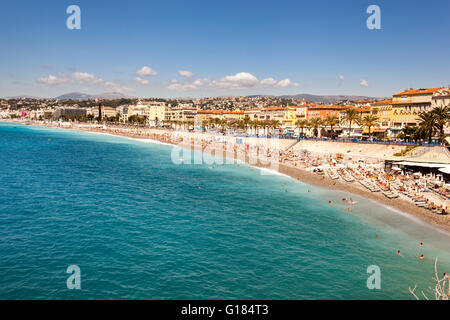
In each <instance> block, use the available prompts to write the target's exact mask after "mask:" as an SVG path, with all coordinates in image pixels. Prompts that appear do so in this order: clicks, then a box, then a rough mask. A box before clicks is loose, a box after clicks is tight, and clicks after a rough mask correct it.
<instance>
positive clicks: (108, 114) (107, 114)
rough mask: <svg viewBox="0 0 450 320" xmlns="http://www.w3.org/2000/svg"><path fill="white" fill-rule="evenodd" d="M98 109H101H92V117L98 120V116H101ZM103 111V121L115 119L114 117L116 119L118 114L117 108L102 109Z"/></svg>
mask: <svg viewBox="0 0 450 320" xmlns="http://www.w3.org/2000/svg"><path fill="white" fill-rule="evenodd" d="M98 109H99V108H98V107H95V108H92V109H91V110H92V111H91V112H92V115H93V116H94V118H98V115H99V110H98ZM101 110H102V111H101V112H102V119H107V118H113V117H116V116H117V114H118V112H117V110H116V108H112V107H101Z"/></svg>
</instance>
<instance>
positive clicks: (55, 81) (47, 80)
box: [36, 75, 69, 86]
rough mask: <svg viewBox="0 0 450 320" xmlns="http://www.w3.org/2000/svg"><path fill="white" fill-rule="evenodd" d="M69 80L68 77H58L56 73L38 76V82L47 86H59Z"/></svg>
mask: <svg viewBox="0 0 450 320" xmlns="http://www.w3.org/2000/svg"><path fill="white" fill-rule="evenodd" d="M68 81H69V80H68V79H66V78H58V77H56V76H54V75H49V76H48V77H41V78H37V79H36V82H37V83H38V84H41V85H45V86H57V85H60V84H63V83H67V82H68Z"/></svg>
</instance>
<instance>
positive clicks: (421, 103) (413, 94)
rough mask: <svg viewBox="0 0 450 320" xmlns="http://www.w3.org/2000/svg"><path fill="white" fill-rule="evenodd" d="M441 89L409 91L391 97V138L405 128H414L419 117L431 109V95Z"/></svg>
mask: <svg viewBox="0 0 450 320" xmlns="http://www.w3.org/2000/svg"><path fill="white" fill-rule="evenodd" d="M440 89H441V88H430V89H425V88H420V89H409V90H404V91H402V92H398V93H396V94H394V95H393V96H392V118H391V126H390V131H391V136H393V137H395V136H397V135H398V134H399V132H400V131H401V130H402V128H404V127H406V126H412V127H415V126H417V125H418V123H419V121H420V120H419V119H420V118H419V115H420V114H421V113H424V112H427V111H430V110H431V109H432V98H433V95H434V94H435V93H436V92H437V91H439V90H440Z"/></svg>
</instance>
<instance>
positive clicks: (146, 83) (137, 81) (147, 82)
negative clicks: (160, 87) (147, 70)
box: [134, 77, 150, 86]
mask: <svg viewBox="0 0 450 320" xmlns="http://www.w3.org/2000/svg"><path fill="white" fill-rule="evenodd" d="M134 81H135V82H136V83H137V84H140V85H143V86H147V85H148V84H149V83H150V81H148V80H146V79H142V78H140V77H136V78H134Z"/></svg>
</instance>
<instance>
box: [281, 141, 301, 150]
mask: <svg viewBox="0 0 450 320" xmlns="http://www.w3.org/2000/svg"><path fill="white" fill-rule="evenodd" d="M299 142H300V140H295V142H294V143H292V144H290V145H289V146H287V147H286V148H285V149H284V151H289V150H290V149H292V148H293V147H295V145H297V144H298V143H299Z"/></svg>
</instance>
